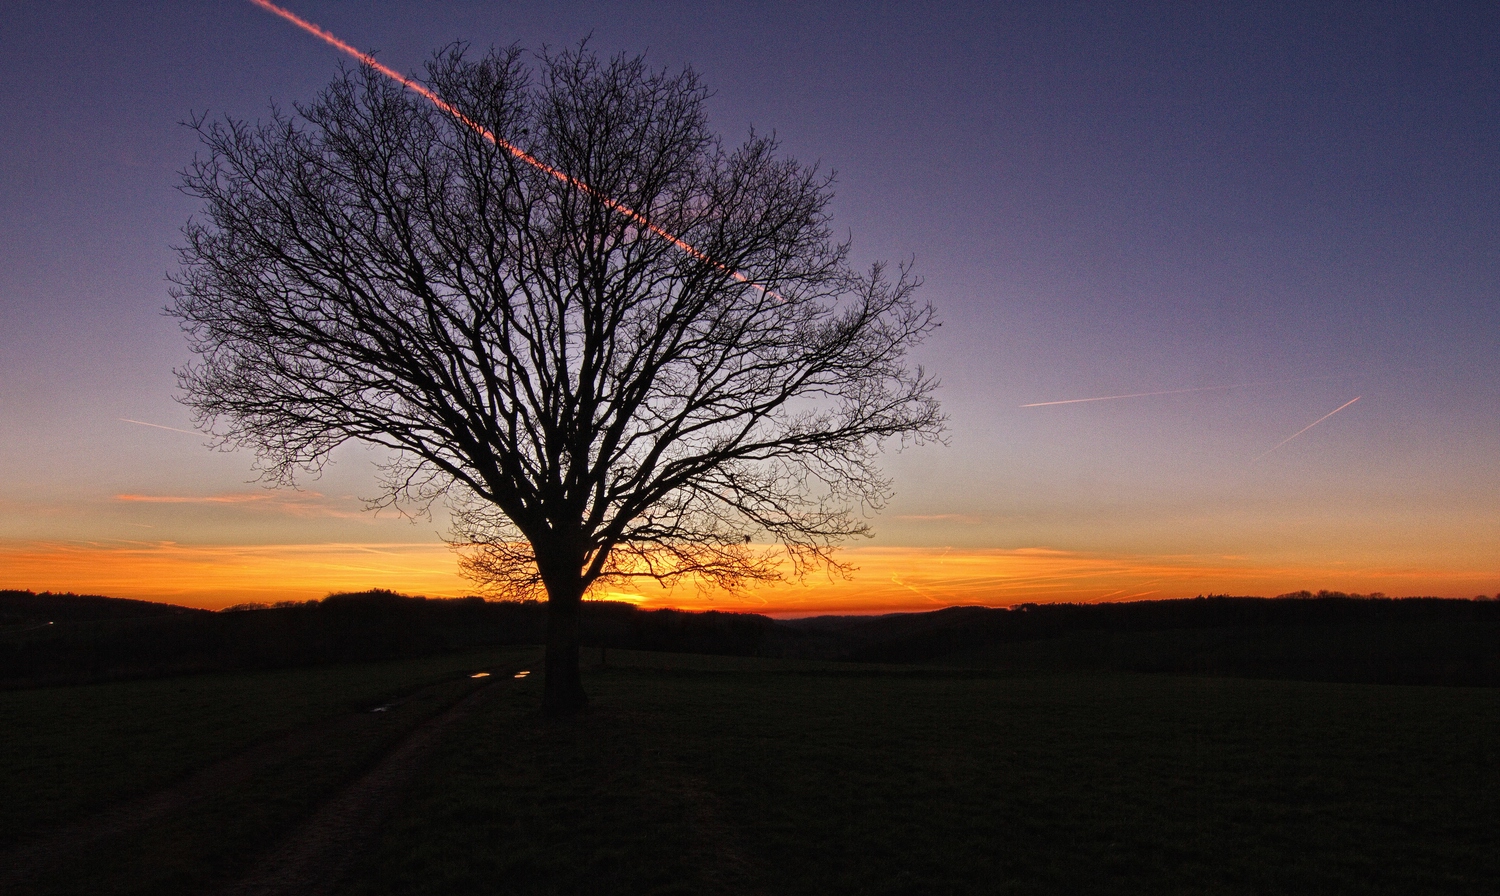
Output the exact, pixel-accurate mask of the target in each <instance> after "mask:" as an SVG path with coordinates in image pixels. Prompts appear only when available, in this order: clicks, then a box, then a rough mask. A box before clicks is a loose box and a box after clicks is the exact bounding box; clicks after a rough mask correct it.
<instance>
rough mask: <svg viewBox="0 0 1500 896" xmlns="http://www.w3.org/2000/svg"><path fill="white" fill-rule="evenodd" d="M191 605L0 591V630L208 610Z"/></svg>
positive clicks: (44, 592) (86, 595)
mask: <svg viewBox="0 0 1500 896" xmlns="http://www.w3.org/2000/svg"><path fill="white" fill-rule="evenodd" d="M207 612H208V611H207V610H197V609H194V608H192V607H179V606H176V605H175V604H161V603H154V602H152V601H147V600H126V599H124V598H118V597H103V596H101V595H98V594H72V593H66V594H54V593H53V592H51V591H43V592H42V593H40V594H37V593H36V592H34V591H5V590H0V629H3V628H5V627H8V626H14V625H28V624H39V623H40V624H45V623H48V622H83V621H88V620H98V619H139V618H144V617H150V616H176V615H182V614H192V613H207Z"/></svg>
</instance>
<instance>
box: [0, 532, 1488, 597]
mask: <svg viewBox="0 0 1500 896" xmlns="http://www.w3.org/2000/svg"><path fill="white" fill-rule="evenodd" d="M840 556H841V558H842V559H844V560H845V561H847V562H850V563H852V564H854V565H855V566H856V567H857V569H856V571H855V572H854V574H853V575H852V577H851V578H850V579H848V580H844V579H842V578H838V577H830V576H827V575H823V574H814V575H811V576H809V577H808V578H807V579H806V580H805V581H803V582H789V583H779V584H770V585H757V586H753V587H748V588H746V589H744V590H741V591H737V592H725V591H718V590H709V591H701V590H699V589H697V588H695V587H693V586H691V585H686V586H679V587H677V588H676V589H672V590H668V589H663V588H659V587H657V586H656V585H654V584H639V585H636V586H621V585H611V586H607V587H605V588H601V589H600V590H599V591H597V592H596V594H595V596H596V597H599V598H603V599H607V600H623V601H628V602H631V603H634V604H636V605H638V606H640V607H642V608H643V609H657V608H664V607H673V608H679V609H688V610H728V611H739V612H754V613H768V614H777V615H814V614H821V613H834V614H836V613H897V612H914V611H925V610H936V609H940V608H942V607H947V606H954V605H985V606H1010V605H1014V604H1019V603H1054V602H1081V603H1092V602H1098V601H1122V600H1146V599H1161V598H1178V597H1192V596H1194V595H1197V594H1207V593H1229V594H1258V595H1264V596H1272V595H1276V594H1282V593H1286V592H1289V591H1297V590H1301V589H1304V588H1306V589H1310V590H1317V589H1319V588H1329V589H1337V590H1342V591H1349V592H1362V593H1368V592H1374V591H1381V592H1386V593H1390V594H1393V595H1447V596H1460V597H1467V596H1471V595H1473V594H1476V593H1489V592H1491V591H1493V573H1491V572H1489V571H1486V570H1479V569H1475V570H1453V569H1447V570H1433V569H1422V568H1411V567H1398V566H1382V567H1379V568H1376V567H1357V568H1355V567H1341V566H1331V567H1314V566H1310V565H1290V564H1267V563H1256V562H1253V561H1250V560H1246V559H1242V558H1225V557H1194V556H1158V557H1150V556H1134V555H1106V554H1096V553H1082V552H1071V551H1059V550H1051V549H1047V548H1022V549H1012V550H1000V549H991V550H963V551H959V550H947V549H942V548H914V547H860V548H850V549H848V550H846V551H844V552H842V553H841V555H840ZM0 569H3V570H5V573H4V580H0V588H19V589H31V590H33V591H43V590H50V591H73V592H76V593H87V594H105V595H108V596H111V597H128V598H136V599H141V600H157V601H164V602H167V603H177V604H185V605H189V606H199V607H207V608H210V609H218V608H221V607H225V606H231V605H233V604H238V603H247V602H267V603H269V602H275V601H279V600H308V599H312V598H320V597H323V596H325V595H327V594H329V593H331V592H335V591H359V590H364V589H367V588H389V589H391V590H394V591H399V592H402V593H405V594H422V595H426V596H428V597H459V596H462V595H466V594H471V593H473V592H474V590H475V589H474V586H473V585H472V583H470V582H469V581H467V580H465V579H464V578H462V577H461V576H459V574H458V572H457V564H456V563H455V560H454V556H453V553H452V552H451V551H450V550H449V549H448V547H447V546H446V545H444V544H441V543H418V544H307V545H182V544H175V543H172V542H124V541H118V542H110V543H60V542H29V543H16V542H11V543H0Z"/></svg>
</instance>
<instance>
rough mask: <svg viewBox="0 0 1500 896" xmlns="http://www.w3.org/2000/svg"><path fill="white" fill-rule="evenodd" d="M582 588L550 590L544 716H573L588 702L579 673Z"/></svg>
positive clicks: (543, 683)
mask: <svg viewBox="0 0 1500 896" xmlns="http://www.w3.org/2000/svg"><path fill="white" fill-rule="evenodd" d="M582 608H583V589H582V587H578V588H553V587H551V586H550V585H549V586H548V588H547V659H546V669H545V672H544V673H543V674H544V680H543V682H542V714H543V715H548V716H566V715H572V714H573V713H576V712H578V711H579V710H581V709H583V707H584V706H585V705H586V704H587V703H588V702H589V698H588V695H587V694H585V693H584V692H583V677H582V676H581V675H580V674H579V671H578V647H579V640H580V638H581V635H582V628H581V625H580V617H581V615H582Z"/></svg>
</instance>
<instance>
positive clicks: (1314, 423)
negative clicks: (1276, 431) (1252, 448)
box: [1250, 395, 1361, 464]
mask: <svg viewBox="0 0 1500 896" xmlns="http://www.w3.org/2000/svg"><path fill="white" fill-rule="evenodd" d="M1360 397H1361V396H1358V395H1356V396H1354V397H1353V398H1351V399H1349V400H1348V401H1346V402H1344V403H1343V404H1341V405H1339V406H1338V407H1336V408H1334V409H1333V410H1331V411H1329V412H1328V413H1326V414H1324V415H1323V416H1321V417H1319V418H1318V419H1316V420H1314V421H1313V422H1311V423H1309V424H1307V425H1306V426H1304V427H1302V428H1301V429H1299V430H1297V431H1296V432H1294V433H1292V434H1291V435H1289V436H1287V437H1286V438H1284V439H1282V440H1281V441H1279V442H1277V443H1276V444H1275V445H1272V446H1271V447H1270V448H1267V449H1266V450H1265V451H1262V452H1261V453H1260V454H1257V455H1256V456H1255V457H1254V458H1253V459H1251V461H1250V462H1251V463H1252V464H1253V463H1255V462H1256V461H1258V460H1260V459H1261V458H1263V457H1265V456H1266V455H1267V454H1270V453H1271V452H1272V451H1275V450H1276V449H1277V448H1280V447H1281V446H1282V445H1285V444H1286V443H1287V442H1290V441H1291V440H1292V439H1295V438H1297V437H1298V436H1300V435H1302V434H1303V433H1305V432H1307V431H1308V430H1309V429H1312V428H1313V427H1314V426H1317V425H1318V424H1319V423H1322V422H1323V421H1324V420H1327V419H1328V418H1329V417H1332V416H1333V415H1334V414H1337V413H1338V412H1339V411H1342V410H1343V409H1344V408H1347V407H1348V406H1349V405H1351V404H1354V403H1355V402H1356V401H1359V399H1360Z"/></svg>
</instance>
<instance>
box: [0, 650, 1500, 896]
mask: <svg viewBox="0 0 1500 896" xmlns="http://www.w3.org/2000/svg"><path fill="white" fill-rule="evenodd" d="M530 655H531V654H526V653H516V652H509V653H503V654H489V655H474V656H467V657H445V658H437V659H434V660H428V661H421V662H407V663H397V664H386V665H374V666H366V667H348V668H345V669H337V668H328V669H320V670H302V671H297V672H283V673H274V674H263V675H247V676H203V677H197V678H183V679H174V680H166V681H156V682H136V683H127V684H114V685H98V686H91V687H80V688H57V689H49V690H39V691H29V692H15V693H8V694H0V714H3V718H5V719H6V720H7V722H8V723H10V722H16V723H17V724H7V726H6V728H5V731H4V733H3V734H0V751H3V752H0V757H3V761H4V762H5V763H6V765H5V768H6V775H5V776H4V778H3V781H4V784H3V788H4V789H3V790H0V807H3V808H0V812H3V815H0V818H3V820H4V821H3V823H4V824H5V825H6V827H5V828H4V830H6V831H7V832H8V834H9V836H11V837H14V836H16V835H17V832H19V831H21V830H23V829H27V828H30V827H32V826H33V825H34V824H35V823H37V819H46V820H47V823H49V824H57V823H63V822H66V821H68V820H71V819H74V818H77V817H79V816H82V815H86V814H88V812H89V811H91V810H92V809H94V808H97V807H99V806H102V805H105V804H106V803H108V802H110V801H111V800H115V799H118V798H121V797H123V796H126V795H131V794H138V793H142V792H146V791H148V790H150V789H151V788H153V787H156V786H160V785H162V784H164V783H168V782H170V781H171V780H174V779H177V778H180V777H181V776H182V775H184V774H186V773H187V772H189V771H190V770H191V769H192V768H193V767H194V766H195V765H200V764H203V763H205V762H207V761H209V760H211V759H214V758H219V757H223V756H226V755H230V754H232V753H233V752H234V751H236V750H238V749H243V748H244V747H245V746H246V745H248V744H251V743H253V742H256V741H257V740H258V739H263V738H265V737H268V736H270V735H272V734H274V733H275V732H279V731H284V730H287V729H290V728H294V727H296V726H298V725H307V724H311V723H314V722H316V721H317V720H318V719H320V718H325V717H327V716H329V715H330V714H336V713H340V712H347V711H348V710H350V709H351V708H358V707H361V706H364V705H365V704H368V703H370V702H372V701H375V700H379V699H383V698H384V697H385V696H387V695H389V694H391V693H395V692H398V691H401V690H403V689H406V690H409V689H411V688H415V687H418V686H420V685H422V684H427V683H431V682H433V681H436V680H440V679H443V677H444V676H448V677H449V678H450V679H452V677H453V675H454V673H456V672H459V671H461V670H466V669H469V668H475V667H477V666H479V665H481V664H483V663H491V664H494V663H498V662H501V661H506V660H517V659H519V658H522V657H526V656H530ZM590 660H591V661H593V660H597V657H596V656H594V657H590ZM609 660H610V666H609V668H607V669H591V670H590V671H589V672H588V674H587V676H586V686H587V687H588V688H589V691H590V693H591V695H592V696H593V701H594V702H593V705H592V707H591V709H590V710H589V711H588V712H587V713H586V714H584V715H583V716H581V717H579V718H576V719H571V720H566V721H547V720H543V719H541V718H540V717H539V716H538V715H537V706H538V704H539V702H540V684H541V683H540V681H539V680H537V679H535V678H530V679H525V680H521V681H514V680H504V681H497V682H496V683H495V685H494V686H493V687H492V688H491V690H490V692H489V695H488V697H487V699H486V700H485V702H484V703H482V704H481V705H480V708H479V709H478V710H477V711H475V712H474V713H473V714H472V715H470V716H468V717H467V718H465V719H464V720H463V721H461V722H458V723H456V725H455V727H454V728H452V729H451V730H449V731H448V732H447V733H446V736H445V738H444V740H443V741H442V743H441V745H440V746H439V747H438V748H437V753H436V754H435V755H434V756H433V757H432V759H431V760H430V761H429V762H428V763H427V764H426V765H425V767H424V768H423V770H422V772H421V773H420V775H419V776H418V777H417V779H416V781H415V783H414V784H413V785H412V787H411V790H410V791H409V793H408V794H407V796H406V797H405V802H404V803H403V804H402V805H401V807H400V808H399V811H396V812H395V813H393V814H392V816H391V817H390V819H389V821H388V822H387V824H386V825H385V826H384V828H383V830H382V831H381V833H380V834H379V836H378V839H377V840H376V842H373V843H371V844H369V846H368V848H367V850H366V851H365V853H364V854H363V856H362V857H361V859H360V862H359V863H358V864H357V866H356V868H355V871H354V873H353V874H352V876H351V877H349V878H348V879H346V880H345V882H344V885H343V887H342V892H344V893H345V894H348V896H355V894H378V893H518V894H530V893H599V892H607V893H630V892H660V893H703V892H722V893H828V892H837V893H968V892H996V893H1005V892H1016V893H1060V892H1117V893H1160V892H1193V893H1202V892H1222V893H1257V892H1260V893H1270V892H1325V893H1339V892H1359V893H1368V892H1387V893H1413V892H1444V893H1455V892H1456V893H1463V892H1472V893H1488V892H1494V891H1495V889H1496V884H1497V882H1500V861H1497V855H1500V853H1497V847H1500V825H1497V823H1500V765H1497V763H1500V691H1496V690H1491V689H1466V688H1416V687H1392V686H1377V685H1333V684H1316V683H1305V682H1275V681H1249V680H1236V679H1208V678H1187V677H1167V676H1144V675H1095V676H1080V675H1038V676H1002V675H986V674H977V673H969V672H963V671H961V670H952V669H948V670H937V669H913V668H910V667H875V666H849V665H835V664H815V663H803V662H793V661H771V660H755V659H716V658H707V657H691V656H683V655H672V654H630V653H625V652H623V651H610V654H609ZM461 681H462V679H455V682H456V683H455V687H457V686H458V682H461ZM428 699H429V700H430V701H431V702H432V703H433V707H429V708H423V707H413V708H411V710H410V712H409V714H408V716H407V717H406V718H407V721H406V722H401V723H399V724H397V725H392V726H390V727H389V728H388V729H381V730H382V731H384V733H380V732H379V731H377V732H376V734H374V735H372V734H370V733H369V730H363V733H360V732H345V734H344V735H342V736H344V737H345V738H346V739H345V740H344V741H340V742H330V743H323V744H320V745H318V746H317V747H316V748H311V747H310V748H309V750H308V751H307V753H306V754H305V755H303V756H301V757H300V758H296V759H295V760H294V761H292V760H289V761H288V762H286V763H283V764H282V765H280V766H276V767H270V768H267V769H264V770H263V771H262V772H260V773H258V774H257V775H256V776H252V778H251V779H249V780H247V781H245V782H243V783H242V784H239V785H236V787H234V788H232V789H231V790H230V791H229V792H227V793H226V794H225V796H224V798H223V799H222V800H216V801H214V802H213V804H210V805H198V806H195V807H193V809H192V811H191V812H189V813H187V814H186V815H184V816H182V817H175V818H172V819H169V820H167V821H165V822H163V823H162V824H159V825H156V826H154V827H153V828H152V829H150V830H148V831H145V832H143V833H141V834H139V835H137V836H134V837H132V838H130V839H128V840H120V841H118V842H114V841H111V842H107V843H104V844H101V845H100V847H99V848H98V849H97V850H95V851H94V852H93V854H92V855H91V856H90V858H89V860H88V861H87V862H84V863H82V864H80V865H78V866H77V867H72V868H70V870H69V871H68V873H66V874H63V875H61V876H56V877H53V878H51V879H49V880H48V881H44V882H42V884H40V885H38V889H37V892H68V891H74V892H78V891H82V890H84V889H87V890H88V891H90V892H94V893H111V892H142V893H145V892H174V891H175V892H198V891H201V890H202V886H203V884H204V883H205V882H207V881H221V880H225V879H232V877H233V876H234V874H235V873H236V872H237V870H238V869H243V868H245V867H247V866H248V865H249V864H250V862H251V860H252V859H253V858H254V856H255V855H256V854H258V853H259V852H262V851H264V850H265V849H266V848H267V847H268V845H269V843H270V842H271V841H273V840H274V838H275V836H276V834H277V833H278V832H283V833H284V832H285V831H286V830H288V826H289V824H291V823H292V822H293V821H295V819H296V818H298V817H300V816H301V815H305V814H306V813H307V812H308V811H310V810H311V807H312V806H314V805H316V803H317V802H318V801H319V799H321V797H322V796H325V795H327V794H328V793H329V792H331V791H333V790H336V789H337V787H338V786H339V784H340V783H341V782H342V781H345V780H347V779H348V778H349V776H350V775H353V774H355V773H357V771H358V769H360V768H363V767H365V766H367V765H368V764H369V762H370V761H371V758H372V757H373V756H374V755H376V754H378V753H379V752H380V751H381V750H383V749H386V748H387V747H388V746H389V744H390V743H391V742H392V741H393V740H394V739H395V738H396V737H398V736H399V734H400V731H401V730H404V729H402V728H401V725H406V726H408V727H409V726H410V724H412V720H415V719H418V718H419V717H421V716H422V715H423V713H427V714H430V712H432V711H435V707H436V706H437V704H438V703H441V702H442V701H443V700H444V699H446V698H445V697H444V696H443V695H442V693H440V692H435V695H434V696H431V697H430V698H428ZM393 718H394V714H393ZM383 723H384V721H383V720H382V724H383ZM49 756H50V757H54V758H51V759H49V758H48V757H49ZM18 770H19V772H20V774H19V775H18V774H17V772H18ZM23 778H25V780H23ZM49 793H62V794H65V795H66V798H65V799H60V800H53V799H52V798H51V797H50V796H48V794H49ZM120 867H125V868H127V870H128V871H129V873H128V874H127V873H123V872H119V871H118V870H117V869H118V868H120ZM85 884H87V886H85Z"/></svg>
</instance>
